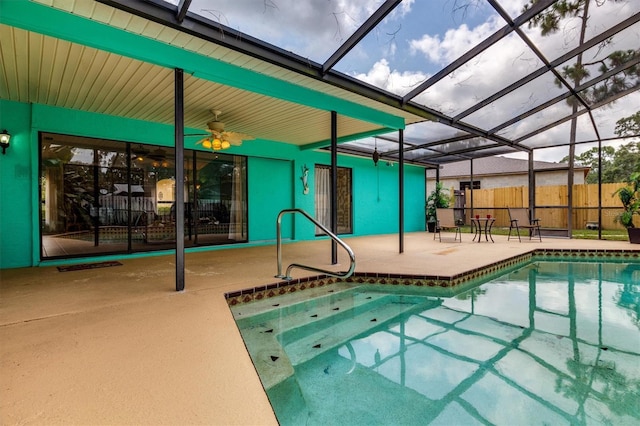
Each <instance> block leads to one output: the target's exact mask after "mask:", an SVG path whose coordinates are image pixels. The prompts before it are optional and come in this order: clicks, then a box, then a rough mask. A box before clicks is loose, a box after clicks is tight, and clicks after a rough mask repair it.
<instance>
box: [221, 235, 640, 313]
mask: <svg viewBox="0 0 640 426" xmlns="http://www.w3.org/2000/svg"><path fill="white" fill-rule="evenodd" d="M534 257H535V258H537V259H540V260H572V261H575V260H585V261H589V260H592V259H605V260H607V261H611V260H616V261H636V260H640V252H638V251H634V250H606V249H541V248H536V249H534V250H531V251H530V252H527V253H522V254H518V255H515V256H512V257H509V258H507V259H503V260H500V261H498V262H494V263H491V264H489V265H485V266H482V267H478V268H474V269H470V270H468V271H465V272H462V273H459V274H454V275H420V274H402V273H381V272H355V273H353V275H351V276H350V277H348V278H339V277H332V276H329V275H315V276H309V277H303V278H295V279H292V280H290V281H285V280H282V281H278V282H275V283H271V284H266V285H262V286H256V287H252V288H248V289H244V290H238V291H232V292H228V293H225V295H224V296H225V299H226V300H227V304H228V305H229V306H236V305H239V304H243V303H249V302H253V301H258V300H262V299H265V298H271V297H276V296H281V295H284V294H287V293H294V292H297V291H303V290H306V289H311V288H316V287H323V286H325V285H330V284H334V283H338V282H351V283H358V284H382V285H403V286H416V287H440V288H445V289H447V288H448V289H454V288H456V287H460V286H463V285H464V284H469V283H471V282H473V281H476V280H478V279H482V278H485V277H487V276H491V275H494V274H497V273H501V272H504V271H506V270H507V269H509V268H513V267H516V266H518V265H520V264H522V263H524V262H529V261H531V260H532V259H533V258H534Z"/></svg>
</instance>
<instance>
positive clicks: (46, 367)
mask: <svg viewBox="0 0 640 426" xmlns="http://www.w3.org/2000/svg"><path fill="white" fill-rule="evenodd" d="M443 236H446V237H448V235H447V234H443ZM452 236H453V234H451V238H450V239H448V240H447V241H444V240H443V242H438V241H437V240H436V241H434V240H433V235H432V234H427V233H411V234H407V235H405V241H404V244H405V246H404V253H402V254H399V253H398V244H399V242H398V236H397V235H387V236H373V237H358V238H347V239H346V242H347V243H348V244H349V245H350V246H351V247H352V248H353V250H354V252H355V253H356V260H357V268H356V271H357V272H395V273H409V274H430V275H431V274H433V275H452V274H456V273H460V272H464V271H466V270H469V269H473V268H477V267H480V266H483V265H487V264H490V263H493V262H496V261H498V260H501V259H504V258H507V257H511V256H514V255H516V254H519V253H525V252H528V251H530V250H533V249H536V248H558V249H607V250H640V247H636V246H635V245H631V244H629V243H627V242H609V241H589V240H568V239H551V238H547V239H545V240H543V242H542V243H541V242H539V241H529V240H523V242H522V243H519V242H517V240H515V241H514V240H512V241H509V242H507V240H506V237H503V236H497V237H494V238H495V240H496V242H495V243H494V244H492V243H487V242H482V243H480V244H478V243H474V242H472V241H471V239H472V236H471V235H469V234H464V235H463V242H462V243H456V242H453V238H452ZM329 247H330V244H329V242H328V241H326V240H323V241H314V242H300V243H292V244H286V245H285V246H284V250H283V266H284V267H286V266H287V265H288V264H289V263H293V262H296V263H303V264H310V265H313V266H316V267H320V268H329V269H335V270H346V269H347V268H348V264H346V263H345V262H346V261H347V256H346V255H345V254H343V253H342V252H341V253H340V257H339V262H340V264H339V265H335V266H332V265H330V254H329V253H330V248H329ZM78 262H79V263H82V260H79V261H78ZM121 263H122V266H114V267H108V268H101V269H90V270H80V271H71V272H59V271H58V270H57V268H55V267H39V268H24V269H8V270H2V271H0V274H1V275H0V424H2V425H14V424H47V425H52V424H83V425H88V424H92V425H96V424H109V425H115V424H117V425H123V424H174V425H175V424H180V425H191V424H216V425H233V424H243V425H275V424H277V421H276V419H275V416H274V415H273V412H272V410H271V406H270V405H269V401H268V399H267V397H266V395H265V393H264V391H263V389H262V386H261V384H260V380H259V378H258V376H257V375H256V372H255V369H254V367H253V364H252V363H251V359H250V358H249V355H248V354H247V351H246V349H245V347H244V343H243V341H242V339H241V337H240V334H239V332H238V330H237V328H236V326H235V322H234V320H233V317H232V315H231V312H230V310H229V308H228V306H227V304H226V301H225V299H224V293H225V292H229V291H234V290H241V289H246V288H251V287H255V286H259V285H264V284H268V283H272V282H277V281H278V280H277V279H275V278H274V275H275V274H276V272H277V265H276V249H275V246H264V247H252V248H228V249H224V250H215V251H208V252H200V253H191V254H187V255H186V261H185V263H186V291H184V292H180V293H177V292H175V290H174V289H175V281H174V279H175V278H174V277H175V259H174V257H173V256H158V257H148V258H142V259H125V260H122V261H121ZM292 275H293V276H294V277H301V276H307V275H315V274H310V273H307V272H305V271H301V270H294V271H293V274H292Z"/></svg>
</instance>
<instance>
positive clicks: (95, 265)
mask: <svg viewBox="0 0 640 426" xmlns="http://www.w3.org/2000/svg"><path fill="white" fill-rule="evenodd" d="M121 265H122V263H120V262H116V261H109V262H97V263H80V264H78V265H69V266H58V271H60V272H69V271H82V270H84V269H98V268H108V267H110V266H121Z"/></svg>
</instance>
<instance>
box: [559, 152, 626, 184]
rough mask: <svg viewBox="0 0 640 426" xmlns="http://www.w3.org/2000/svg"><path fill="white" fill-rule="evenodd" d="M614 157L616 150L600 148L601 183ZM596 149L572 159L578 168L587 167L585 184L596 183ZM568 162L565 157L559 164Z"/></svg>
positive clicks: (597, 163)
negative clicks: (588, 168) (587, 172)
mask: <svg viewBox="0 0 640 426" xmlns="http://www.w3.org/2000/svg"><path fill="white" fill-rule="evenodd" d="M615 155H616V150H615V149H614V148H613V147H612V146H605V147H603V148H602V170H603V176H602V182H603V183H604V182H607V181H605V177H604V173H605V172H606V170H608V169H609V165H610V164H611V163H612V162H613V158H614V157H615ZM598 157H599V155H598V148H597V147H593V148H591V149H590V150H588V151H585V152H583V153H582V154H580V155H577V156H576V157H575V159H574V163H575V164H576V165H579V166H589V167H590V170H589V174H588V175H587V177H586V179H585V182H586V183H598V165H599V161H598ZM568 161H569V156H568V155H567V156H566V157H564V158H563V159H562V160H560V162H561V163H566V162H568Z"/></svg>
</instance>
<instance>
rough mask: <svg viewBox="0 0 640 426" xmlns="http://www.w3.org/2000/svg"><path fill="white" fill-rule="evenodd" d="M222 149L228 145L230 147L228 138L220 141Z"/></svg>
mask: <svg viewBox="0 0 640 426" xmlns="http://www.w3.org/2000/svg"><path fill="white" fill-rule="evenodd" d="M221 146H222V149H228V148H229V147H231V144H230V143H229V141H228V140H226V139H225V140H223V141H222V143H221Z"/></svg>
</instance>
